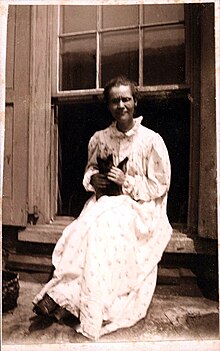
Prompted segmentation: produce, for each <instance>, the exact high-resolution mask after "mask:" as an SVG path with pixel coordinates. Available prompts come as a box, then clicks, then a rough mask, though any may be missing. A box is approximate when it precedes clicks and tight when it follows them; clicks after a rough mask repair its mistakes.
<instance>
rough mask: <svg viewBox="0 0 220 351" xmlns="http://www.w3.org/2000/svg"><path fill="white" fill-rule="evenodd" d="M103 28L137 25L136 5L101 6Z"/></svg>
mask: <svg viewBox="0 0 220 351" xmlns="http://www.w3.org/2000/svg"><path fill="white" fill-rule="evenodd" d="M102 9H103V23H102V27H103V28H115V27H123V26H130V25H134V24H135V25H137V24H138V6H137V5H115V6H103V8H102Z"/></svg>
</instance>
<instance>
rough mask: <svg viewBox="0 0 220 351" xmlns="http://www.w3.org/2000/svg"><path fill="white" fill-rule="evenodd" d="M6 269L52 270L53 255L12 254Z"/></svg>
mask: <svg viewBox="0 0 220 351" xmlns="http://www.w3.org/2000/svg"><path fill="white" fill-rule="evenodd" d="M6 269H13V270H30V271H38V272H50V271H51V269H52V261H51V257H45V256H41V257H39V256H28V255H18V254H10V255H9V258H8V262H7V264H6Z"/></svg>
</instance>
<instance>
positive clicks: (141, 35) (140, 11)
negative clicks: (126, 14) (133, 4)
mask: <svg viewBox="0 0 220 351" xmlns="http://www.w3.org/2000/svg"><path fill="white" fill-rule="evenodd" d="M142 25H143V5H139V77H138V84H139V86H141V87H142V86H143V61H144V60H143V26H142Z"/></svg>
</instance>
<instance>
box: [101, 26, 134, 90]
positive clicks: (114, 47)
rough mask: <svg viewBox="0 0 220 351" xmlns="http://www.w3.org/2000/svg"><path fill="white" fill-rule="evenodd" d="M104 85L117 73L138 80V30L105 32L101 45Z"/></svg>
mask: <svg viewBox="0 0 220 351" xmlns="http://www.w3.org/2000/svg"><path fill="white" fill-rule="evenodd" d="M101 52H102V58H101V63H102V66H101V77H102V87H104V86H105V84H106V82H107V81H108V80H109V79H111V78H113V77H114V76H116V75H120V74H124V75H127V76H128V77H129V78H130V79H133V80H135V81H137V80H138V31H137V30H135V31H134V30H131V31H120V32H114V33H104V34H103V36H102V45H101Z"/></svg>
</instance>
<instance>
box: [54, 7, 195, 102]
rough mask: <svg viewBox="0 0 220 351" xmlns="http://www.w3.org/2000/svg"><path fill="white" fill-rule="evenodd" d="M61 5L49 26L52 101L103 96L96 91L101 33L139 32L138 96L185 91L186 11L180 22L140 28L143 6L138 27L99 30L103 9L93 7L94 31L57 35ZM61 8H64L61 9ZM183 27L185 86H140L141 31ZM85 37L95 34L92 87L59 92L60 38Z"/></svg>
mask: <svg viewBox="0 0 220 351" xmlns="http://www.w3.org/2000/svg"><path fill="white" fill-rule="evenodd" d="M61 6H62V5H58V6H54V7H53V19H54V20H53V25H52V32H53V33H52V35H53V43H52V47H53V50H52V53H53V54H52V87H51V89H52V97H53V98H58V99H59V100H63V99H64V100H66V99H67V100H69V99H73V100H75V99H82V98H91V97H94V96H95V97H97V98H98V99H99V98H100V97H101V96H102V94H103V88H101V87H100V83H101V50H100V37H101V34H102V33H109V32H116V31H117V32H119V31H123V30H131V29H138V31H139V44H138V46H139V77H138V90H139V92H140V94H144V95H148V94H150V95H152V94H161V93H162V94H164V93H166V92H176V91H178V90H186V89H189V79H188V76H189V74H188V59H187V57H188V54H187V51H188V49H187V28H186V24H187V22H186V21H187V20H186V11H185V9H184V17H185V18H184V21H167V22H163V23H152V24H144V22H143V13H144V7H143V6H144V5H142V4H139V5H138V7H139V8H138V12H139V15H138V16H139V23H138V25H131V26H122V27H116V28H114V27H113V28H101V11H102V6H103V5H94V6H97V28H96V30H88V31H80V32H75V33H63V34H60V27H61V20H60V19H61V18H62V17H61V12H62V9H61ZM64 6H65V5H64ZM183 24H185V53H186V54H185V83H183V84H168V85H164V84H162V85H143V33H144V29H145V28H149V27H162V26H174V25H176V26H182V25H183ZM84 34H85V35H86V34H96V44H97V45H96V57H97V59H96V87H95V88H93V89H79V90H60V89H59V83H60V71H59V64H60V63H59V55H60V39H61V38H70V37H71V38H74V37H79V36H81V35H84Z"/></svg>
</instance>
